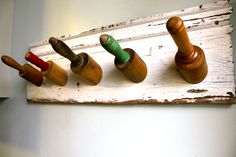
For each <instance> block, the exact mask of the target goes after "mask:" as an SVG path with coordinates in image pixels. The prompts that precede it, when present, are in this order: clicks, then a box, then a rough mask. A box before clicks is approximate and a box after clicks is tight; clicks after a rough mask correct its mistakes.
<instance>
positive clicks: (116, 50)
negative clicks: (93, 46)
mask: <svg viewBox="0 0 236 157" xmlns="http://www.w3.org/2000/svg"><path fill="white" fill-rule="evenodd" d="M100 42H101V45H102V47H103V48H104V49H105V50H107V51H108V52H110V53H111V54H113V55H114V56H115V57H116V58H117V60H118V62H119V63H121V64H123V63H126V62H128V60H129V58H130V55H129V53H128V52H126V51H124V50H123V49H122V48H121V47H120V45H119V43H118V42H117V41H116V40H115V39H114V38H113V37H112V36H110V35H106V34H103V35H101V36H100Z"/></svg>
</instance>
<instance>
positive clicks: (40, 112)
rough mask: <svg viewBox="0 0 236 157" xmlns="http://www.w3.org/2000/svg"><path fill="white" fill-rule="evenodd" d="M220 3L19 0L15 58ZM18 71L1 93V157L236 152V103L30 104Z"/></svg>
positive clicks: (204, 156)
mask: <svg viewBox="0 0 236 157" xmlns="http://www.w3.org/2000/svg"><path fill="white" fill-rule="evenodd" d="M0 1H2V0H0ZM212 1H213V0H198V1H194V2H191V1H188V0H178V1H177V0H176V1H174V0H165V1H160V0H146V1H144V0H129V1H127V0H113V1H109V0H100V1H94V0H93V1H92V0H67V1H63V0H15V6H14V22H13V37H12V39H13V41H12V56H13V57H14V58H16V59H17V60H18V61H19V62H21V63H24V53H25V52H26V51H27V50H28V48H29V44H30V43H32V42H35V41H39V40H42V39H46V38H48V37H50V36H54V35H63V34H67V33H72V34H77V33H79V32H81V31H84V30H88V29H91V28H96V27H99V26H102V25H108V24H112V23H117V22H121V21H127V20H129V19H131V18H135V17H140V16H146V15H152V14H155V13H160V12H163V11H170V10H176V9H183V8H186V7H191V6H195V5H199V4H202V3H208V2H212ZM232 2H234V8H236V4H235V3H236V1H235V0H234V1H232ZM56 3H57V4H56ZM108 8H111V9H108ZM111 11H113V12H111ZM232 19H236V16H235V13H234V17H232ZM235 22H236V21H235V20H234V23H235ZM0 29H1V28H0ZM233 36H234V38H233V41H234V49H236V40H235V36H236V34H235V32H234V34H233ZM2 76H3V75H2V74H1V77H2ZM10 76H11V79H10V82H11V84H12V87H11V89H12V97H11V98H9V99H0V156H1V157H2V156H3V157H16V156H22V157H65V156H67V157H78V156H79V157H80V156H81V157H121V156H122V157H132V156H135V157H143V156H147V157H154V156H155V157H156V156H161V157H184V156H187V157H212V156H214V157H222V156H224V157H235V156H236V149H235V147H236V105H231V106H226V105H198V104H196V105H184V104H183V105H159V106H153V105H150V106H148V105H128V106H123V105H120V106H117V105H78V106H77V105H68V104H66V105H55V104H54V105H52V104H44V105H40V104H28V103H27V102H26V100H25V82H24V80H23V79H21V78H19V77H18V74H17V73H16V71H15V70H13V69H12V70H10ZM0 90H3V89H0Z"/></svg>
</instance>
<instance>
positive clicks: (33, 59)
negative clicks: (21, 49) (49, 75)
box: [25, 52, 49, 71]
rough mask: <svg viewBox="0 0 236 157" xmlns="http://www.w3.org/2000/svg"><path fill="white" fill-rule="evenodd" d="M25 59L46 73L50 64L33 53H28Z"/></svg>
mask: <svg viewBox="0 0 236 157" xmlns="http://www.w3.org/2000/svg"><path fill="white" fill-rule="evenodd" d="M25 59H26V60H27V61H29V62H30V63H32V64H34V65H36V66H37V67H39V68H40V69H41V70H42V71H46V70H47V69H48V67H49V64H48V63H47V62H44V61H43V60H42V59H40V58H39V57H38V56H36V55H35V54H33V53H32V52H27V53H26V54H25Z"/></svg>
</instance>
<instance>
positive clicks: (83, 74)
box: [49, 37, 102, 85]
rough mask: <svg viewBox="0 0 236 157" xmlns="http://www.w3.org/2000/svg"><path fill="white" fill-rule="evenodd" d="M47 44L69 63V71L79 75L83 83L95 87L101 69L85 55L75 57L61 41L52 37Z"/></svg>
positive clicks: (99, 77) (99, 79)
mask: <svg viewBox="0 0 236 157" xmlns="http://www.w3.org/2000/svg"><path fill="white" fill-rule="evenodd" d="M49 43H50V44H51V45H52V48H53V49H54V50H55V51H56V52H57V53H58V54H60V55H62V56H63V57H65V58H67V59H69V60H70V61H71V64H70V67H71V70H72V71H73V72H75V73H77V74H79V77H80V78H81V79H82V80H83V81H85V82H87V83H88V84H91V85H96V84H98V83H99V82H100V81H101V79H102V68H101V67H100V65H99V64H98V63H96V62H95V61H94V60H93V59H92V57H90V56H89V55H88V54H87V53H79V54H78V55H76V54H74V52H73V51H72V50H71V49H70V48H69V47H68V46H67V45H66V44H65V43H64V42H63V41H61V40H59V39H56V38H54V37H51V38H50V39H49Z"/></svg>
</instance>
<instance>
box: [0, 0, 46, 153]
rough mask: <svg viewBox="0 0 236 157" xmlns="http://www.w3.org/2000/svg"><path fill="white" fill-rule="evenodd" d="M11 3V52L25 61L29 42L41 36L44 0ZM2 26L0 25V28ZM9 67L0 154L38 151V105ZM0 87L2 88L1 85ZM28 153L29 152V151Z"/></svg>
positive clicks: (0, 116)
mask: <svg viewBox="0 0 236 157" xmlns="http://www.w3.org/2000/svg"><path fill="white" fill-rule="evenodd" d="M11 3H12V4H11V5H14V14H13V21H14V22H13V31H12V32H13V36H12V52H11V56H12V57H13V58H14V59H15V60H17V61H18V62H19V63H20V64H24V63H25V62H26V61H25V60H24V54H25V52H27V51H28V49H29V44H30V43H32V42H35V41H38V40H41V39H42V31H43V28H42V20H43V19H42V17H43V12H44V8H43V7H44V6H45V4H44V1H42V0H31V1H29V0H21V1H11ZM0 29H1V28H0ZM9 71H10V80H9V81H10V82H11V91H12V93H11V97H10V98H6V99H5V98H4V99H0V156H5V155H6V154H8V155H11V156H15V155H14V154H17V153H20V154H24V153H26V152H32V153H30V154H38V152H40V150H39V149H40V143H41V142H40V136H41V135H40V129H41V128H40V123H41V122H40V106H30V105H28V104H27V102H26V88H25V80H23V79H22V78H21V77H19V75H18V72H17V71H16V70H14V69H9ZM0 90H2V89H0ZM29 156H30V155H29Z"/></svg>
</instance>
